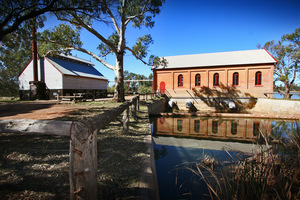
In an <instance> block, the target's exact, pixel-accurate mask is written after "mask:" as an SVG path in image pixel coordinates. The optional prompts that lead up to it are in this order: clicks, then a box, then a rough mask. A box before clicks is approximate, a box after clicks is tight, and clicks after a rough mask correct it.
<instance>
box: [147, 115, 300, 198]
mask: <svg viewBox="0 0 300 200" xmlns="http://www.w3.org/2000/svg"><path fill="white" fill-rule="evenodd" d="M151 125H152V134H153V140H154V141H153V144H154V146H153V147H154V153H155V164H156V173H157V179H158V186H159V193H160V199H161V200H168V199H172V200H173V199H174V200H175V199H210V197H209V196H208V190H207V187H206V184H205V183H204V182H203V181H201V179H200V177H199V176H198V175H197V174H195V173H192V171H191V170H189V169H188V168H189V167H190V166H191V165H193V164H194V165H195V163H199V162H201V161H202V160H203V158H204V157H206V156H209V157H210V158H215V160H217V161H218V162H219V163H226V162H231V161H232V160H233V159H235V158H236V155H237V154H239V153H241V152H242V153H243V155H251V153H253V152H255V151H256V150H257V149H258V148H259V146H260V145H263V144H264V139H263V137H262V136H261V134H260V132H261V133H264V135H266V136H268V137H270V136H272V138H273V139H274V140H276V138H278V137H281V138H283V139H288V137H289V136H288V134H286V133H288V132H292V131H293V130H295V129H296V128H297V127H300V123H299V122H293V121H276V120H270V119H254V118H251V119H247V118H217V117H216V118H209V117H207V118H203V117H181V118H167V117H159V118H152V119H151Z"/></svg>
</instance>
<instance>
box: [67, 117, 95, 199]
mask: <svg viewBox="0 0 300 200" xmlns="http://www.w3.org/2000/svg"><path fill="white" fill-rule="evenodd" d="M98 131H99V130H98V129H97V128H96V126H95V124H93V122H92V121H90V120H87V121H78V122H73V124H72V125H71V128H70V170H69V175H70V199H71V200H73V199H80V200H83V199H84V200H87V199H91V200H92V199H97V198H98V189H97V166H98V155H97V154H98V151H97V133H98Z"/></svg>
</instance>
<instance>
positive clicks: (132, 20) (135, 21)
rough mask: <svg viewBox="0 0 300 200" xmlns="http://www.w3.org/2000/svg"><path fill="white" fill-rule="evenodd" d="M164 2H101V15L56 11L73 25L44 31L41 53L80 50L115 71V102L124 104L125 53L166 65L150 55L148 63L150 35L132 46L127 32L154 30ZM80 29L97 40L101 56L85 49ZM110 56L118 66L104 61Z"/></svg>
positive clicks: (129, 0) (137, 40)
mask: <svg viewBox="0 0 300 200" xmlns="http://www.w3.org/2000/svg"><path fill="white" fill-rule="evenodd" d="M163 3H164V0H102V1H99V4H98V7H99V8H101V12H98V13H93V12H88V13H84V14H83V13H77V12H76V11H64V12H57V13H56V17H57V19H58V20H61V21H64V22H68V23H69V24H70V25H71V26H70V25H66V24H64V25H60V26H59V27H56V28H54V29H52V30H46V31H45V32H43V34H42V36H41V37H40V41H44V43H41V45H40V52H43V53H44V54H47V53H51V52H57V51H59V52H61V51H64V52H66V51H67V52H70V51H71V50H78V51H81V52H83V53H86V54H88V55H90V56H92V57H93V58H95V59H96V60H97V61H99V62H100V63H102V64H103V65H104V66H105V67H107V68H109V69H111V70H113V71H114V73H115V83H116V84H115V89H114V100H115V101H118V102H123V101H125V99H124V74H123V66H124V55H125V53H126V52H130V53H131V54H132V55H133V56H134V57H135V58H136V59H139V60H141V61H142V62H143V63H144V64H148V65H153V64H158V63H160V62H162V63H164V61H161V59H159V58H158V57H154V56H150V59H149V61H148V62H146V61H145V60H144V59H145V58H146V57H147V55H148V50H147V49H148V47H149V45H150V44H151V43H152V42H153V40H152V38H151V36H150V35H144V36H141V37H138V38H137V39H136V42H135V44H134V45H133V46H131V47H130V46H128V45H127V44H128V43H127V42H126V30H127V28H128V26H129V25H131V26H133V27H135V28H142V27H148V28H152V27H153V26H154V21H153V18H154V17H155V15H157V14H158V13H159V12H160V8H161V6H162V4H163ZM96 25H97V26H96ZM104 26H110V27H112V32H111V34H110V35H109V36H106V35H105V33H104V32H102V30H101V27H104ZM99 27H100V28H99ZM97 28H98V29H97ZM81 29H85V30H86V31H88V32H89V34H92V35H93V36H95V37H96V38H97V39H98V42H99V45H98V48H97V49H98V50H99V54H98V55H97V54H96V53H95V52H93V51H91V50H90V49H85V48H84V47H83V44H82V42H81V41H80V34H79V31H80V30H81ZM49 49H50V51H49ZM108 54H112V55H114V56H115V60H116V62H115V64H110V63H108V62H106V60H105V59H104V58H103V57H105V56H107V55H108Z"/></svg>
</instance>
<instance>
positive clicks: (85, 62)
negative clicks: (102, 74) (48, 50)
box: [57, 54, 94, 66]
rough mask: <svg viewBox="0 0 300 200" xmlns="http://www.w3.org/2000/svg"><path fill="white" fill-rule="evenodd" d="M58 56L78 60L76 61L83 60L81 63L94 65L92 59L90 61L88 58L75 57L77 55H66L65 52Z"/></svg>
mask: <svg viewBox="0 0 300 200" xmlns="http://www.w3.org/2000/svg"><path fill="white" fill-rule="evenodd" d="M57 56H58V57H62V58H63V59H67V60H73V61H76V62H81V63H84V64H88V65H92V66H94V63H92V62H91V61H88V60H85V59H82V58H78V57H75V56H71V55H65V54H59V55H57Z"/></svg>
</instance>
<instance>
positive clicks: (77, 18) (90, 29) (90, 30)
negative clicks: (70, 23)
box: [71, 13, 117, 53]
mask: <svg viewBox="0 0 300 200" xmlns="http://www.w3.org/2000/svg"><path fill="white" fill-rule="evenodd" d="M71 15H72V16H73V17H74V18H75V19H76V20H77V21H78V23H79V24H80V25H81V26H82V27H84V28H85V29H86V30H87V31H89V32H90V33H92V34H93V35H95V36H96V37H97V38H99V39H100V40H101V41H102V42H103V43H105V44H106V45H107V46H109V47H110V49H112V51H113V52H115V53H117V49H116V47H115V46H114V45H113V44H112V43H111V42H110V41H108V40H107V39H105V38H104V37H103V36H102V35H101V34H100V33H99V32H98V31H96V30H95V29H94V28H92V27H91V26H90V25H88V24H86V23H85V22H84V21H82V19H81V18H80V17H79V16H78V15H76V14H75V13H71Z"/></svg>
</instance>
